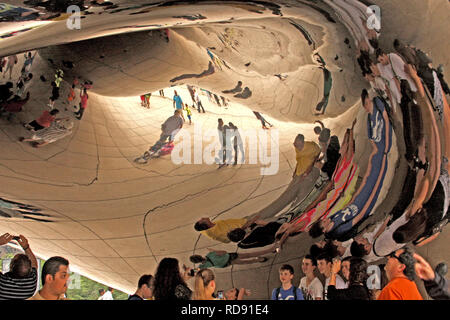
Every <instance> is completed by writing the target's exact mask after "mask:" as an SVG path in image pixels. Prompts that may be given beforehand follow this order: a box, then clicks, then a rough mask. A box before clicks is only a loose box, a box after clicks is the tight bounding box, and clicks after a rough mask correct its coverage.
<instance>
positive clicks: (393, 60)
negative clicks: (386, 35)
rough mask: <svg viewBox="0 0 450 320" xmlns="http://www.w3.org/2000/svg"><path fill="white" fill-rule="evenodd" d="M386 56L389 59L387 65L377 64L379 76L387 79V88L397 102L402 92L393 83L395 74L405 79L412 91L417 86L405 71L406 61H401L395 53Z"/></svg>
mask: <svg viewBox="0 0 450 320" xmlns="http://www.w3.org/2000/svg"><path fill="white" fill-rule="evenodd" d="M388 57H389V59H390V63H389V64H388V65H387V66H385V65H382V64H381V63H378V64H377V66H378V69H379V70H380V74H381V76H382V77H383V78H385V79H386V80H387V81H389V89H390V90H391V93H392V95H393V97H394V98H395V100H396V101H397V103H400V102H401V97H402V94H401V92H400V90H399V88H398V87H397V84H396V83H395V80H394V79H395V75H397V76H398V77H399V78H400V79H402V80H407V81H408V83H409V86H410V87H411V90H412V91H413V92H416V91H417V87H416V84H415V83H414V80H413V79H412V78H411V77H410V76H409V74H407V73H406V72H405V65H406V63H405V62H404V61H403V59H402V58H401V57H400V56H399V55H398V54H395V53H389V54H388ZM394 71H395V73H394Z"/></svg>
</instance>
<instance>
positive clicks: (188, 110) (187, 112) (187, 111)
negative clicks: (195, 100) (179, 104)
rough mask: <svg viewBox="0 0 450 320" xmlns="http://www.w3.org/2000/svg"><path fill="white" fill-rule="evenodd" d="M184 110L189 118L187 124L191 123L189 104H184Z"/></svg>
mask: <svg viewBox="0 0 450 320" xmlns="http://www.w3.org/2000/svg"><path fill="white" fill-rule="evenodd" d="M192 107H193V108H194V106H192ZM184 110H186V115H187V117H188V119H189V124H192V119H191V117H192V111H191V109H190V108H189V105H188V104H187V103H186V104H184Z"/></svg>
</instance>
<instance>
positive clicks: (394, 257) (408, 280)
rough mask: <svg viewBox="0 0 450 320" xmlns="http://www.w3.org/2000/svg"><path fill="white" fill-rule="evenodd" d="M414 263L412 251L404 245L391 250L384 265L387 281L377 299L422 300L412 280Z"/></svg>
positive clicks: (414, 273)
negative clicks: (401, 247) (402, 247)
mask: <svg viewBox="0 0 450 320" xmlns="http://www.w3.org/2000/svg"><path fill="white" fill-rule="evenodd" d="M415 263H416V260H415V259H414V257H413V252H411V250H410V249H408V248H406V247H405V248H404V249H399V250H397V251H394V252H392V253H391V254H390V255H389V258H388V261H387V263H386V266H385V267H384V269H385V271H386V275H387V278H388V280H389V283H388V284H387V285H386V287H384V288H383V290H382V291H381V293H380V295H379V296H378V300H423V298H422V296H421V295H420V293H419V290H418V289H417V285H416V283H415V282H414V278H415V276H416V271H415Z"/></svg>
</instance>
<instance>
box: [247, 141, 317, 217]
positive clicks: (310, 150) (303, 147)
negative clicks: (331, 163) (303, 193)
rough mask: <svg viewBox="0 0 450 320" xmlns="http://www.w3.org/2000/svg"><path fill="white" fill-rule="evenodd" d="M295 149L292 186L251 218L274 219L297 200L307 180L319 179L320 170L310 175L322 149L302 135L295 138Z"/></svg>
mask: <svg viewBox="0 0 450 320" xmlns="http://www.w3.org/2000/svg"><path fill="white" fill-rule="evenodd" d="M294 147H295V153H296V160H297V165H296V166H295V170H294V172H293V174H292V180H291V182H290V184H289V185H288V187H287V188H286V190H285V191H284V192H283V193H282V194H281V195H280V196H279V197H278V198H277V199H276V200H275V201H273V202H272V203H271V204H270V205H268V206H267V207H265V208H264V209H262V210H260V211H258V212H256V213H254V214H252V215H250V216H251V217H254V216H256V217H257V218H258V219H260V220H266V219H269V218H272V217H274V216H275V215H276V214H277V213H279V212H280V211H281V210H283V209H284V208H285V207H286V206H287V205H289V204H291V203H292V202H293V201H295V200H296V198H297V195H298V194H299V192H300V190H301V187H302V184H303V182H306V181H305V179H312V181H315V180H316V179H317V177H318V175H319V170H318V169H317V168H316V170H315V172H313V173H312V174H311V175H310V173H311V172H312V171H313V169H314V164H315V163H316V161H317V159H318V157H319V155H320V147H319V146H318V145H317V143H315V142H312V141H306V142H305V137H304V136H303V135H302V134H298V135H297V137H295V140H294ZM312 183H313V182H312ZM303 185H305V186H306V185H308V183H304V184H303Z"/></svg>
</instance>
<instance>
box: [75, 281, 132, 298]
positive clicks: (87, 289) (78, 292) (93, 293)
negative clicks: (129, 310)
mask: <svg viewBox="0 0 450 320" xmlns="http://www.w3.org/2000/svg"><path fill="white" fill-rule="evenodd" d="M71 276H72V275H71ZM99 289H104V290H105V291H106V290H108V287H107V286H105V285H103V284H101V283H98V282H95V281H94V280H91V279H89V278H86V277H83V276H82V275H80V288H79V289H67V292H66V296H67V298H69V299H70V300H97V299H98V297H99V294H98V290H99ZM113 297H114V300H127V299H128V295H127V294H126V293H124V292H122V291H119V290H114V292H113Z"/></svg>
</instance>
